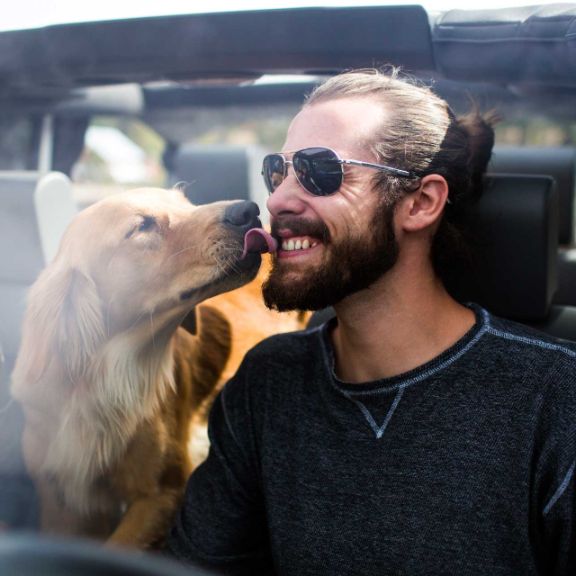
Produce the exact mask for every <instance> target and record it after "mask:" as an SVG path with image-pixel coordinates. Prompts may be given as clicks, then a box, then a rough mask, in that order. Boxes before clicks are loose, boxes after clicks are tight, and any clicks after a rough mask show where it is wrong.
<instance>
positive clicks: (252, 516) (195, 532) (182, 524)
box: [167, 370, 272, 575]
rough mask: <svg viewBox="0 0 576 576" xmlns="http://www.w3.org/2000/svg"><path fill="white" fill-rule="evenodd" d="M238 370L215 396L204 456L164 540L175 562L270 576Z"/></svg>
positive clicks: (251, 439)
mask: <svg viewBox="0 0 576 576" xmlns="http://www.w3.org/2000/svg"><path fill="white" fill-rule="evenodd" d="M242 380H243V377H242V370H241V371H240V372H239V373H238V374H237V375H236V377H235V378H233V379H232V380H231V381H230V382H229V383H228V384H226V386H225V387H224V389H223V391H222V392H221V393H220V395H219V396H218V397H217V398H216V400H215V402H214V405H213V407H212V410H211V413H210V419H209V428H208V430H209V437H210V445H211V446H210V452H209V454H208V458H207V459H206V461H205V462H204V463H203V464H202V465H201V466H199V467H198V468H197V469H196V471H195V472H194V473H193V474H192V476H191V477H190V479H189V481H188V485H187V488H186V494H185V499H184V503H183V505H182V507H181V509H180V511H179V513H178V515H177V517H176V519H175V523H174V526H173V528H172V530H171V532H170V534H169V537H168V541H167V549H168V550H167V551H168V553H170V554H171V555H173V556H174V557H175V558H176V559H178V560H180V561H183V562H189V563H194V564H197V565H200V566H202V567H206V568H211V569H217V570H219V571H220V572H219V573H222V574H231V575H243V574H262V575H266V574H272V569H271V560H270V553H269V546H268V543H267V528H266V519H265V512H264V506H263V498H262V491H261V482H260V473H259V466H258V460H257V458H256V441H255V438H254V435H253V422H252V414H251V407H250V401H249V398H248V390H246V387H245V386H244V385H243V384H244V382H243V381H242Z"/></svg>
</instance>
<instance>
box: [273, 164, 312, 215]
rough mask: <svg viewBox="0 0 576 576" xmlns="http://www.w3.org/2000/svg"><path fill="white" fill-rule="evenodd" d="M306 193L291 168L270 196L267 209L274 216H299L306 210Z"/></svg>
mask: <svg viewBox="0 0 576 576" xmlns="http://www.w3.org/2000/svg"><path fill="white" fill-rule="evenodd" d="M305 195H306V192H305V191H304V190H302V187H301V186H300V184H299V183H298V180H296V176H295V175H294V172H293V171H292V169H291V168H289V169H288V174H287V175H286V178H284V180H283V181H282V183H281V184H280V185H279V186H278V188H276V190H274V192H272V194H270V195H269V196H268V200H267V201H266V207H267V208H268V212H270V214H271V215H272V216H279V215H280V214H299V213H301V212H303V211H304V209H305V208H306V203H305V202H304V199H305Z"/></svg>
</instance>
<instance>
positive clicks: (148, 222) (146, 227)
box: [138, 216, 156, 232]
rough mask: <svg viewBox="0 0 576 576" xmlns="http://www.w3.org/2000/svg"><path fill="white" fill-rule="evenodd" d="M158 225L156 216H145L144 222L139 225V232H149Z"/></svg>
mask: <svg viewBox="0 0 576 576" xmlns="http://www.w3.org/2000/svg"><path fill="white" fill-rule="evenodd" d="M155 226H156V218H154V216H144V217H143V218H142V222H140V225H139V226H138V232H148V231H150V230H152V229H153V228H154V227H155Z"/></svg>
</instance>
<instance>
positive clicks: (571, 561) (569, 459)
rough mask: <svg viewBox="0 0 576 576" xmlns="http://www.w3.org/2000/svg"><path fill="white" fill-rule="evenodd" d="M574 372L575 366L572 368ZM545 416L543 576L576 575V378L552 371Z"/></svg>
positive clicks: (539, 476) (540, 467) (540, 446)
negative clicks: (552, 383)
mask: <svg viewBox="0 0 576 576" xmlns="http://www.w3.org/2000/svg"><path fill="white" fill-rule="evenodd" d="M570 368H573V365H571V366H570ZM551 376H553V377H555V383H554V385H553V386H549V387H548V390H547V394H546V395H545V398H544V399H543V405H542V410H541V413H540V431H541V434H540V438H539V439H538V442H537V447H536V453H537V467H536V476H535V481H534V488H535V495H536V498H535V505H534V509H535V511H536V514H537V518H538V519H537V522H536V526H537V530H536V535H535V538H536V542H537V548H538V549H539V551H540V554H539V555H540V567H541V571H542V573H543V574H550V575H554V576H571V575H574V574H576V470H575V469H576V372H573V370H570V371H569V372H565V371H558V370H553V371H552V374H551Z"/></svg>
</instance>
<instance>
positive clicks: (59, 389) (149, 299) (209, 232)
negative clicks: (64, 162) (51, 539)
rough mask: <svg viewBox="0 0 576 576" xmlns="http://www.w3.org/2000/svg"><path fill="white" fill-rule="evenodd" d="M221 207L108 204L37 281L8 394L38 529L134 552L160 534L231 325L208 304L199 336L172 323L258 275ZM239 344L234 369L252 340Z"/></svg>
mask: <svg viewBox="0 0 576 576" xmlns="http://www.w3.org/2000/svg"><path fill="white" fill-rule="evenodd" d="M230 204H231V203H230V202H219V203H214V204H210V205H205V206H198V207H195V206H192V205H191V204H190V203H189V202H188V201H187V200H186V199H185V197H184V196H183V195H182V194H181V193H180V192H179V191H176V190H170V191H166V190H157V189H142V190H138V191H132V192H127V193H123V194H119V195H117V196H113V197H110V198H107V199H105V200H103V201H101V202H99V203H97V204H95V205H93V206H91V207H90V208H88V209H86V210H85V211H83V212H82V213H80V214H79V215H78V216H77V217H76V218H75V220H74V221H73V222H72V224H71V225H70V226H69V228H68V230H67V232H66V234H65V235H64V238H63V240H62V243H61V247H60V250H59V252H58V255H57V256H56V258H55V259H54V261H53V262H52V263H51V264H50V265H49V266H48V267H47V268H46V269H45V270H44V272H43V273H42V274H41V275H40V277H39V278H38V280H37V282H36V283H35V284H34V286H33V287H32V289H31V291H30V295H29V302H28V309H27V312H26V316H25V320H24V325H23V334H22V344H21V348H20V352H19V356H18V359H17V362H16V367H15V370H14V373H13V377H12V393H13V396H14V397H15V398H16V399H17V400H18V401H19V402H20V403H21V405H22V407H23V410H24V414H25V428H24V435H23V451H24V458H25V462H26V466H27V469H28V471H29V473H30V475H31V477H32V478H33V480H34V482H35V484H36V487H37V489H38V493H39V496H40V503H41V527H42V529H43V530H45V531H49V532H57V533H71V534H77V535H89V536H94V537H99V538H105V539H107V540H108V542H109V543H111V544H119V545H129V546H136V547H149V546H152V545H154V544H155V543H156V542H157V541H158V540H159V539H161V538H162V537H163V536H164V534H165V532H166V529H167V526H168V524H169V523H170V521H171V517H172V515H173V513H174V510H175V508H176V506H177V505H178V503H179V500H180V497H181V494H182V491H183V487H184V484H185V481H186V478H187V477H188V475H189V473H190V471H191V469H192V462H191V460H190V457H189V454H188V452H187V443H188V435H189V422H190V419H191V418H192V416H193V415H194V413H195V412H197V411H198V410H200V408H201V407H203V409H204V411H205V409H206V406H207V403H208V402H209V399H210V398H212V397H213V394H214V391H215V389H216V387H217V386H220V385H221V384H222V380H223V376H222V369H223V366H224V365H225V363H226V361H227V359H228V356H229V355H230V351H231V350H230V348H231V338H232V334H231V325H233V323H234V319H232V320H231V319H230V318H226V316H225V313H223V312H221V311H220V310H219V309H218V307H219V305H218V303H214V304H213V305H210V306H204V307H200V308H199V310H198V312H197V317H198V330H197V334H196V335H192V334H189V333H187V332H186V331H184V330H183V329H182V328H178V326H179V324H180V322H181V321H182V319H183V318H184V317H185V316H186V315H187V314H188V313H189V312H190V310H191V309H192V308H193V307H194V306H196V305H197V304H198V303H199V302H201V301H202V300H205V299H206V298H209V297H211V296H214V295H216V294H218V293H221V292H224V291H226V290H231V289H233V288H235V287H238V286H240V285H241V284H244V283H246V282H248V281H249V280H250V279H251V278H252V277H253V276H254V275H255V273H256V270H257V264H258V262H257V257H254V258H252V260H253V264H252V265H250V266H248V265H247V264H242V263H240V262H239V256H240V254H241V252H242V239H241V237H239V236H238V234H237V232H236V233H235V232H234V231H233V230H229V229H228V228H227V227H226V226H224V225H223V224H222V215H223V212H224V210H225V209H226V207H227V206H229V205H230ZM243 262H245V261H243ZM259 302H260V301H259ZM220 305H222V306H223V307H224V308H226V305H225V303H224V301H222V302H220ZM259 307H260V308H262V305H261V304H259ZM229 313H230V314H231V315H233V313H232V312H230V311H229ZM271 314H272V313H271ZM234 315H235V313H234ZM273 331H274V328H272V329H269V330H268V331H267V333H266V334H264V335H268V334H269V333H272V332H273ZM259 337H260V335H259V336H258V337H257V338H256V340H257V339H259ZM242 338H245V341H244V344H243V346H242V348H241V349H240V347H238V346H235V347H233V353H232V354H233V358H232V364H234V365H237V363H238V357H239V356H240V355H242V354H243V351H245V350H246V349H247V348H248V347H249V346H250V345H251V344H252V343H254V339H250V340H249V339H248V338H247V337H245V335H244V332H242ZM232 364H231V366H232Z"/></svg>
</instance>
